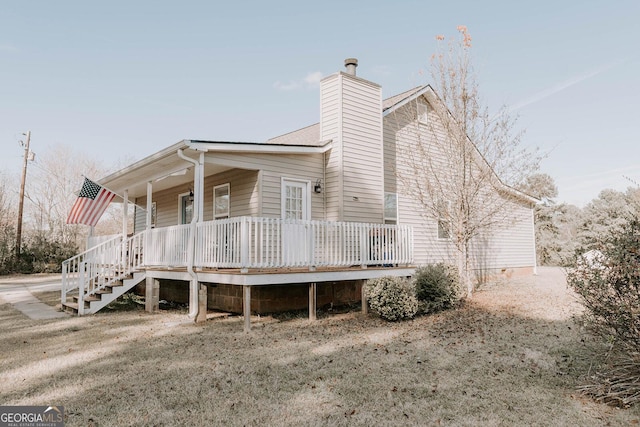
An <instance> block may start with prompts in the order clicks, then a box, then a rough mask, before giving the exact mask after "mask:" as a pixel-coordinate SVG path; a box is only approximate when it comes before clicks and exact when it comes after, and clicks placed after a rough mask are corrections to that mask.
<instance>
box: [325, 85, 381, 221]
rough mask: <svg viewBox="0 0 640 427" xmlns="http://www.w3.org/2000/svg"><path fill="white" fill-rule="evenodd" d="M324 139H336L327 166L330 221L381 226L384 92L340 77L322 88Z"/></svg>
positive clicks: (327, 205) (328, 215) (328, 213)
mask: <svg viewBox="0 0 640 427" xmlns="http://www.w3.org/2000/svg"><path fill="white" fill-rule="evenodd" d="M320 106H321V114H320V117H321V122H320V138H321V139H322V140H326V139H332V140H333V144H332V149H331V151H330V152H329V153H327V161H326V193H327V199H326V212H327V219H329V220H338V221H358V222H375V223H380V222H382V221H383V207H384V185H383V179H384V174H383V172H382V170H383V151H382V139H383V138H382V96H381V89H380V86H378V85H376V84H374V83H371V82H368V81H366V80H364V79H360V78H357V77H354V76H351V75H348V74H344V73H337V74H334V75H332V76H330V77H327V78H326V79H324V80H323V81H322V83H321V101H320Z"/></svg>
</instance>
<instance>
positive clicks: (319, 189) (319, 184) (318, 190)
mask: <svg viewBox="0 0 640 427" xmlns="http://www.w3.org/2000/svg"><path fill="white" fill-rule="evenodd" d="M313 192H314V193H318V194H320V193H322V180H321V179H319V178H318V180H317V181H316V185H314V186H313Z"/></svg>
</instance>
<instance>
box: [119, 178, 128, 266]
mask: <svg viewBox="0 0 640 427" xmlns="http://www.w3.org/2000/svg"><path fill="white" fill-rule="evenodd" d="M122 198H123V199H124V200H123V202H122V245H120V247H121V249H120V250H121V252H122V255H121V256H122V258H121V265H120V268H121V269H122V270H126V269H127V266H128V265H129V257H128V254H127V223H128V222H129V190H128V189H127V190H124V194H123V196H122Z"/></svg>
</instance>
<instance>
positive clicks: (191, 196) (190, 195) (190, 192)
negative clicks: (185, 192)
mask: <svg viewBox="0 0 640 427" xmlns="http://www.w3.org/2000/svg"><path fill="white" fill-rule="evenodd" d="M189 201H190V202H193V190H192V189H189Z"/></svg>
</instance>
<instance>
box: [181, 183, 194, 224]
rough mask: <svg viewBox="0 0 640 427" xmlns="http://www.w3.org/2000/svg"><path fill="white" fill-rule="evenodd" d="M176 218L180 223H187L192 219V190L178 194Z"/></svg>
mask: <svg viewBox="0 0 640 427" xmlns="http://www.w3.org/2000/svg"><path fill="white" fill-rule="evenodd" d="M178 219H179V220H180V224H189V223H190V222H191V219H193V192H191V191H190V192H188V193H182V194H180V195H179V196H178Z"/></svg>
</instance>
